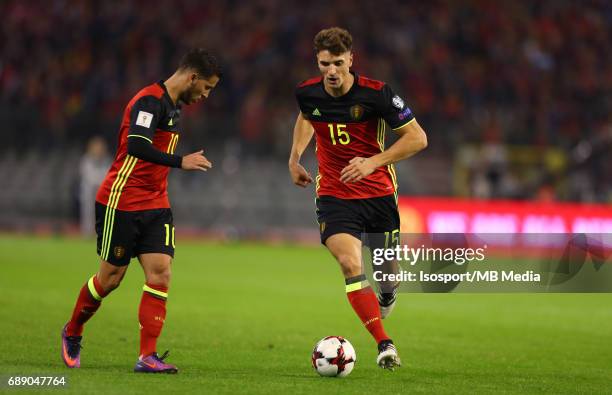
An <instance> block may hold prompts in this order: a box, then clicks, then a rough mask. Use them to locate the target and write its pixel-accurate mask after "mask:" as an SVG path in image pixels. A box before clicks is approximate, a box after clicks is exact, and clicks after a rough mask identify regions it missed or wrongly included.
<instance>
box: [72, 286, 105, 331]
mask: <svg viewBox="0 0 612 395" xmlns="http://www.w3.org/2000/svg"><path fill="white" fill-rule="evenodd" d="M106 295H108V292H105V291H104V289H102V286H101V285H100V282H99V281H98V276H97V275H94V276H92V277H91V278H90V279H89V281H87V282H86V283H85V285H83V288H81V292H80V293H79V297H78V299H77V301H76V305H75V306H74V310H73V311H72V318H70V321H69V322H68V325H67V326H66V335H67V336H81V335H82V334H83V325H85V323H86V322H87V321H88V320H89V319H90V318H91V316H93V315H94V313H95V312H96V311H97V310H98V307H100V304H101V303H102V298H104V297H105V296H106Z"/></svg>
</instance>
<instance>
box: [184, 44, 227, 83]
mask: <svg viewBox="0 0 612 395" xmlns="http://www.w3.org/2000/svg"><path fill="white" fill-rule="evenodd" d="M186 69H193V70H195V71H196V72H197V73H198V75H199V76H200V77H203V78H209V77H212V76H213V75H215V76H217V77H219V78H221V77H222V76H223V71H222V70H221V65H220V64H219V61H218V60H217V58H216V57H215V55H213V54H212V53H210V52H209V51H207V50H205V49H202V48H193V49H190V50H189V51H188V52H187V53H186V54H185V56H183V58H182V59H181V63H180V64H179V70H186Z"/></svg>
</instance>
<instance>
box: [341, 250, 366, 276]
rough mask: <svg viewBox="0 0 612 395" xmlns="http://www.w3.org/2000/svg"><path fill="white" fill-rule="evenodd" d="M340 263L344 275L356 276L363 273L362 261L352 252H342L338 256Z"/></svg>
mask: <svg viewBox="0 0 612 395" xmlns="http://www.w3.org/2000/svg"><path fill="white" fill-rule="evenodd" d="M336 260H337V261H338V263H339V264H340V268H341V269H342V273H343V274H344V277H346V278H349V277H354V276H358V275H360V274H361V262H359V259H357V257H355V256H353V255H350V254H341V255H338V256H337V257H336Z"/></svg>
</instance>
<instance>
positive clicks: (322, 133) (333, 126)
mask: <svg viewBox="0 0 612 395" xmlns="http://www.w3.org/2000/svg"><path fill="white" fill-rule="evenodd" d="M296 97H297V101H298V105H299V107H300V111H301V112H302V115H303V116H304V117H305V118H306V119H308V120H309V121H310V123H311V124H312V126H313V127H314V130H315V138H316V144H317V145H316V151H317V159H318V162H319V174H318V175H317V178H316V190H317V196H324V195H330V196H334V197H337V198H340V199H366V198H373V197H380V196H386V195H391V194H394V193H395V192H396V190H397V182H396V176H395V169H394V167H393V165H389V166H384V167H380V168H378V169H376V170H375V171H374V172H373V173H372V174H370V175H369V176H368V177H365V178H364V179H362V180H360V181H359V182H356V183H346V184H345V183H343V182H341V181H340V172H341V171H342V169H343V168H344V167H346V166H347V165H348V164H349V161H350V160H351V159H353V158H354V157H356V156H360V157H365V158H368V157H371V156H373V155H376V154H378V153H380V152H382V151H384V149H385V129H386V124H387V123H388V124H389V126H391V128H392V129H399V128H401V127H402V126H404V125H406V124H408V123H410V122H412V121H413V120H414V115H413V114H412V112H411V111H410V109H409V108H408V107H407V106H406V105H405V103H404V101H403V100H402V99H401V98H400V97H399V96H397V95H395V94H394V93H393V91H392V90H391V88H389V86H388V85H387V84H385V83H384V82H380V81H376V80H372V79H369V78H366V77H363V76H359V75H357V74H355V82H354V83H353V86H352V87H351V89H350V90H349V91H348V92H347V93H346V94H345V95H343V96H340V97H333V96H331V95H329V94H328V93H327V92H326V91H325V88H324V87H323V80H322V78H321V77H317V78H312V79H310V80H307V81H304V82H302V83H301V84H299V85H298V87H297V90H296Z"/></svg>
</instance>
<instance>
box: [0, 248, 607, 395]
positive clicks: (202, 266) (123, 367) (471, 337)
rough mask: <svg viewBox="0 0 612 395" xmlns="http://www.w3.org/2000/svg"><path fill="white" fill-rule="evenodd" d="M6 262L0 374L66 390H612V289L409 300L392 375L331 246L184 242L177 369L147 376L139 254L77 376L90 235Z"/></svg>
mask: <svg viewBox="0 0 612 395" xmlns="http://www.w3.org/2000/svg"><path fill="white" fill-rule="evenodd" d="M0 268H1V272H0V295H1V297H0V329H1V337H0V339H1V340H0V350H1V351H0V352H1V357H0V376H3V377H6V375H8V374H15V375H42V374H46V375H48V374H55V375H60V374H62V375H67V376H68V381H69V385H68V388H66V389H62V390H57V391H58V392H57V393H58V394H59V393H78V394H84V393H104V394H113V393H117V394H129V393H145V392H149V393H177V394H184V393H228V394H236V393H262V394H268V393H277V394H285V393H292V394H301V393H308V394H313V393H314V394H329V393H339V394H351V393H355V394H364V393H372V394H377V393H379V394H383V393H384V394H395V393H437V394H439V393H449V394H450V393H452V394H456V393H470V394H473V393H492V392H494V393H554V394H561V393H610V391H612V295H611V294H504V295H494V294H446V295H440V294H402V295H400V298H399V303H398V306H397V307H396V310H395V311H394V313H393V315H392V316H391V317H390V318H389V319H388V320H386V321H385V326H386V329H387V331H388V333H389V334H390V336H391V337H392V338H393V339H394V340H395V342H396V344H397V346H398V349H399V351H400V355H401V357H402V361H403V363H404V366H402V368H400V369H399V370H396V371H395V372H388V371H383V370H381V369H379V368H378V367H377V366H376V364H375V358H376V347H375V344H374V342H373V340H372V339H371V338H370V336H369V334H368V333H367V332H366V331H365V330H364V329H363V328H362V327H361V323H360V322H359V321H358V319H357V317H356V316H355V315H354V314H353V312H352V310H351V308H350V306H349V304H348V302H347V300H346V297H345V294H344V283H343V280H342V278H341V275H340V271H339V269H338V268H337V265H336V264H335V263H334V261H333V260H332V258H331V257H330V256H329V254H328V253H327V251H325V250H324V248H322V247H311V248H309V247H296V246H264V245H257V244H211V243H197V242H180V240H179V245H178V246H177V255H176V260H175V262H174V264H173V279H172V285H171V288H170V297H169V300H168V317H167V320H166V325H165V327H164V331H163V333H162V336H161V338H160V341H159V343H158V344H159V351H160V352H161V351H164V350H166V349H170V350H171V353H170V359H169V361H170V362H171V363H175V364H177V366H178V367H179V369H180V373H179V374H178V375H174V376H172V375H136V374H134V373H132V371H131V370H132V368H133V366H134V364H135V362H136V358H137V352H138V321H137V310H138V303H139V300H140V294H141V289H142V283H143V275H142V270H141V269H140V267H139V265H138V263H137V261H135V260H134V261H132V265H131V267H130V268H129V270H128V273H127V276H126V278H125V280H124V282H123V284H122V285H121V287H120V288H119V289H117V290H116V291H115V292H114V293H112V294H111V295H110V296H109V297H108V298H107V299H105V301H104V303H103V305H102V307H101V309H100V310H99V311H98V314H97V315H96V316H95V317H94V318H93V319H92V320H91V321H90V322H89V324H88V325H87V327H86V330H85V333H84V341H83V345H84V349H83V352H82V358H81V363H82V368H81V369H78V370H69V369H67V368H65V367H64V365H63V363H62V361H61V359H60V353H59V351H60V330H61V328H62V326H63V324H64V323H65V322H66V321H67V319H68V317H69V315H70V312H71V309H72V307H73V304H74V301H75V298H76V296H77V293H78V291H79V289H80V287H81V286H82V284H83V283H84V282H85V281H86V280H87V278H88V277H89V276H90V275H91V274H92V273H94V272H95V270H96V269H97V256H96V255H95V250H94V242H93V241H92V240H85V241H83V240H76V239H62V238H33V237H15V236H1V237H0ZM327 335H342V336H345V337H347V338H348V339H349V340H350V341H351V342H352V343H353V345H354V346H355V349H356V351H357V363H356V366H355V369H354V370H353V373H352V374H351V375H350V376H349V377H347V378H344V379H330V378H321V377H318V376H317V374H316V373H315V372H314V370H313V369H312V367H311V366H310V352H311V350H312V347H313V345H314V344H315V342H316V341H317V340H319V339H320V338H322V337H324V336H327ZM21 391H23V390H19V391H18V390H8V389H7V388H6V386H4V387H0V392H10V393H18V392H19V393H21ZM24 392H27V391H24Z"/></svg>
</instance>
